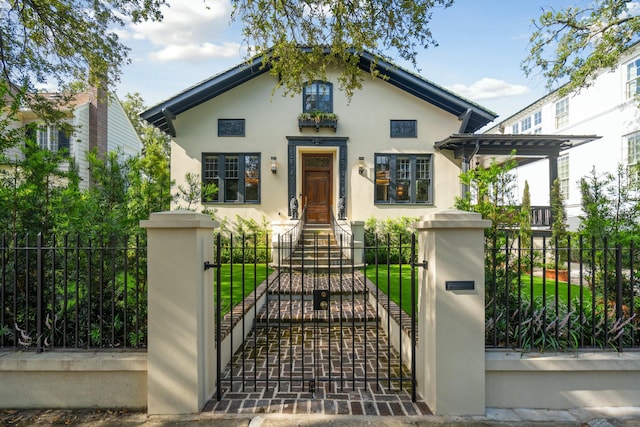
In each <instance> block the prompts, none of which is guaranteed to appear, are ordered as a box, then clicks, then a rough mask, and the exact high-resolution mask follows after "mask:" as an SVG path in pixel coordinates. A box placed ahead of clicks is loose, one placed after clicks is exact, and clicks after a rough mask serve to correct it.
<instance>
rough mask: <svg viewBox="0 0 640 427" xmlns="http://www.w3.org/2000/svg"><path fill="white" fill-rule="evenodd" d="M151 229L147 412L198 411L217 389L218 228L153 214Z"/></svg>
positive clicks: (191, 218)
mask: <svg viewBox="0 0 640 427" xmlns="http://www.w3.org/2000/svg"><path fill="white" fill-rule="evenodd" d="M141 226H142V227H144V228H146V229H147V277H148V281H149V283H148V286H149V289H148V313H147V316H148V334H149V335H148V349H147V361H148V362H147V364H148V365H147V412H148V413H149V414H190V413H197V412H199V411H200V410H201V409H202V408H203V407H204V405H205V404H206V402H207V400H208V399H209V398H210V397H211V396H212V394H213V391H214V388H215V380H216V378H215V375H216V370H215V366H216V364H215V363H216V360H215V356H216V352H215V328H214V326H215V324H214V323H215V317H214V294H213V277H214V276H213V272H214V270H213V269H209V270H207V271H205V270H204V263H205V262H206V261H209V262H213V261H214V260H213V229H214V228H215V227H217V224H216V223H215V222H214V221H212V220H211V218H210V217H209V216H207V215H203V214H200V213H196V212H191V211H172V212H160V213H152V214H151V217H150V219H149V220H147V221H141Z"/></svg>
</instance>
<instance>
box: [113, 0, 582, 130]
mask: <svg viewBox="0 0 640 427" xmlns="http://www.w3.org/2000/svg"><path fill="white" fill-rule="evenodd" d="M169 2H170V5H171V7H170V8H168V9H167V10H165V11H164V20H163V21H162V22H159V23H157V22H145V23H141V24H136V25H133V24H131V23H129V24H127V25H126V26H125V27H123V28H119V29H118V30H117V33H118V35H119V37H120V40H121V41H122V42H123V43H124V44H125V45H127V46H129V47H130V48H131V51H130V53H129V56H130V59H131V63H130V64H129V65H126V66H124V67H123V69H122V76H121V79H120V80H121V81H120V83H119V84H118V85H117V87H116V93H117V95H118V96H119V97H120V99H124V96H125V95H126V94H127V93H135V92H138V93H140V95H141V96H142V98H143V99H144V101H145V103H146V105H147V106H153V105H155V104H157V103H159V102H161V101H163V100H165V99H168V98H171V97H172V96H174V95H176V94H178V93H179V92H181V91H183V90H185V89H187V88H189V87H191V86H193V85H195V84H197V83H199V82H201V81H203V80H205V79H207V78H209V77H211V76H213V75H215V74H218V73H220V72H222V71H224V70H227V69H229V68H231V67H233V66H235V65H238V64H239V63H241V62H242V61H243V60H244V59H245V58H246V49H245V48H246V46H244V45H243V43H242V38H241V36H240V24H239V23H231V20H230V13H231V4H230V2H229V0H169ZM576 3H577V4H580V3H582V2H581V1H579V0H574V1H569V0H455V1H454V4H453V6H451V7H449V8H446V9H445V8H437V9H436V10H434V13H433V18H432V22H431V26H430V28H431V30H432V34H433V37H434V38H435V40H436V41H437V42H438V46H437V47H429V48H427V49H420V50H419V51H418V55H417V69H414V68H413V66H412V65H411V64H409V63H405V62H403V61H402V60H399V59H398V58H396V57H394V56H393V54H392V53H387V54H388V55H389V56H390V58H391V60H392V61H394V62H395V63H396V64H398V65H399V66H402V67H404V68H407V69H409V70H411V71H413V72H417V73H419V74H420V75H422V76H423V77H424V78H426V79H428V80H430V81H432V82H434V83H436V84H438V85H440V86H443V87H445V88H447V89H449V90H451V91H453V92H455V93H457V94H459V95H461V96H463V97H465V98H467V99H470V100H472V101H474V102H476V103H478V104H480V105H481V106H483V107H485V108H488V109H490V110H492V111H494V112H495V113H497V114H498V115H499V117H498V119H497V120H503V119H505V118H507V117H509V116H510V115H512V114H514V113H515V112H517V111H519V110H520V109H522V108H524V107H526V106H527V105H529V104H531V103H533V102H534V101H535V100H537V99H538V98H540V97H542V96H543V95H545V94H546V93H547V92H548V91H547V89H546V87H545V82H544V81H543V79H542V78H541V77H540V76H531V77H529V78H527V77H525V75H524V72H523V71H522V70H521V63H522V61H523V60H524V59H525V58H526V56H527V51H528V50H527V48H528V43H529V37H530V35H531V33H532V32H533V29H534V27H533V24H532V20H533V19H536V18H537V17H538V16H540V14H541V13H542V8H543V7H549V6H550V5H552V6H553V7H555V8H560V7H565V6H567V5H571V4H576ZM205 5H206V6H208V7H205ZM356 96H357V95H356Z"/></svg>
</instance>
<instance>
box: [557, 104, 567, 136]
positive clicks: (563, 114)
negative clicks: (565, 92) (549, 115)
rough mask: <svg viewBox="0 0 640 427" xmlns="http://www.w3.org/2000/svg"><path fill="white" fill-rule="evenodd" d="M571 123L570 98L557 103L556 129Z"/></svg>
mask: <svg viewBox="0 0 640 427" xmlns="http://www.w3.org/2000/svg"><path fill="white" fill-rule="evenodd" d="M568 123H569V98H563V99H561V100H560V101H558V102H556V129H559V128H561V127H563V126H566V125H567V124H568Z"/></svg>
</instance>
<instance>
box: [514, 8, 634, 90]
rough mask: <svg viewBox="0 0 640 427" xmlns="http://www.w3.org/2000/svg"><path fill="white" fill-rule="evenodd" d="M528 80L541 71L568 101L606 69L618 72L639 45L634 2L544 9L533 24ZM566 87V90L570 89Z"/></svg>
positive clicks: (552, 87) (527, 71)
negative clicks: (576, 91)
mask: <svg viewBox="0 0 640 427" xmlns="http://www.w3.org/2000/svg"><path fill="white" fill-rule="evenodd" d="M534 25H535V31H534V32H533V34H532V35H531V38H530V48H529V55H528V56H527V58H526V59H525V60H524V61H523V63H522V68H523V70H524V71H525V74H526V75H527V76H530V75H531V74H533V73H534V72H535V71H537V70H539V71H540V72H541V74H542V76H543V77H544V79H545V80H546V82H547V87H548V89H554V88H555V87H556V86H558V85H561V84H563V86H562V87H561V88H560V89H559V91H560V96H564V95H566V94H568V93H570V92H573V91H575V90H579V89H581V88H583V87H588V86H589V85H590V84H592V82H593V79H594V77H596V76H597V74H598V73H599V72H600V70H602V69H607V68H609V69H613V68H615V67H616V66H617V65H618V64H619V61H620V58H621V56H622V55H623V54H625V53H626V52H627V51H629V50H630V49H631V48H632V47H633V46H634V45H635V44H636V43H637V42H638V41H640V37H639V34H640V8H638V6H637V3H636V2H633V1H630V0H595V1H592V2H589V6H586V7H568V8H566V9H561V10H556V9H554V8H553V7H548V8H543V11H542V14H541V16H540V17H539V18H538V20H537V21H534ZM565 83H566V84H565Z"/></svg>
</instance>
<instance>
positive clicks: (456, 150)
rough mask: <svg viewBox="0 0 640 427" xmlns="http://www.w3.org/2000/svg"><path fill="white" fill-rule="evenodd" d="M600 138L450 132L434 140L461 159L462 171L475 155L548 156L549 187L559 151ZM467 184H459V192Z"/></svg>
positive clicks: (518, 158) (521, 158)
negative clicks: (441, 138) (447, 135)
mask: <svg viewBox="0 0 640 427" xmlns="http://www.w3.org/2000/svg"><path fill="white" fill-rule="evenodd" d="M599 138H601V137H600V136H597V135H543V134H522V135H521V134H515V135H514V134H475V133H459V134H453V135H451V136H449V137H447V138H446V139H443V140H442V141H438V142H436V143H435V144H434V147H435V148H436V149H438V150H451V151H452V152H453V154H454V158H456V159H462V172H466V171H468V170H469V163H470V161H471V158H472V157H473V156H476V155H488V156H509V155H511V154H513V155H514V156H515V159H516V161H517V162H518V164H519V165H523V164H526V163H530V162H532V161H535V160H539V159H544V158H548V159H549V188H551V185H553V181H555V179H556V178H557V177H558V156H559V155H560V152H562V151H564V150H567V149H569V148H572V147H576V146H578V145H581V144H585V143H587V142H590V141H593V140H595V139H599ZM468 191H469V188H467V186H466V185H464V184H462V186H461V193H462V196H464V195H465V194H467V192H468Z"/></svg>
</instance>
